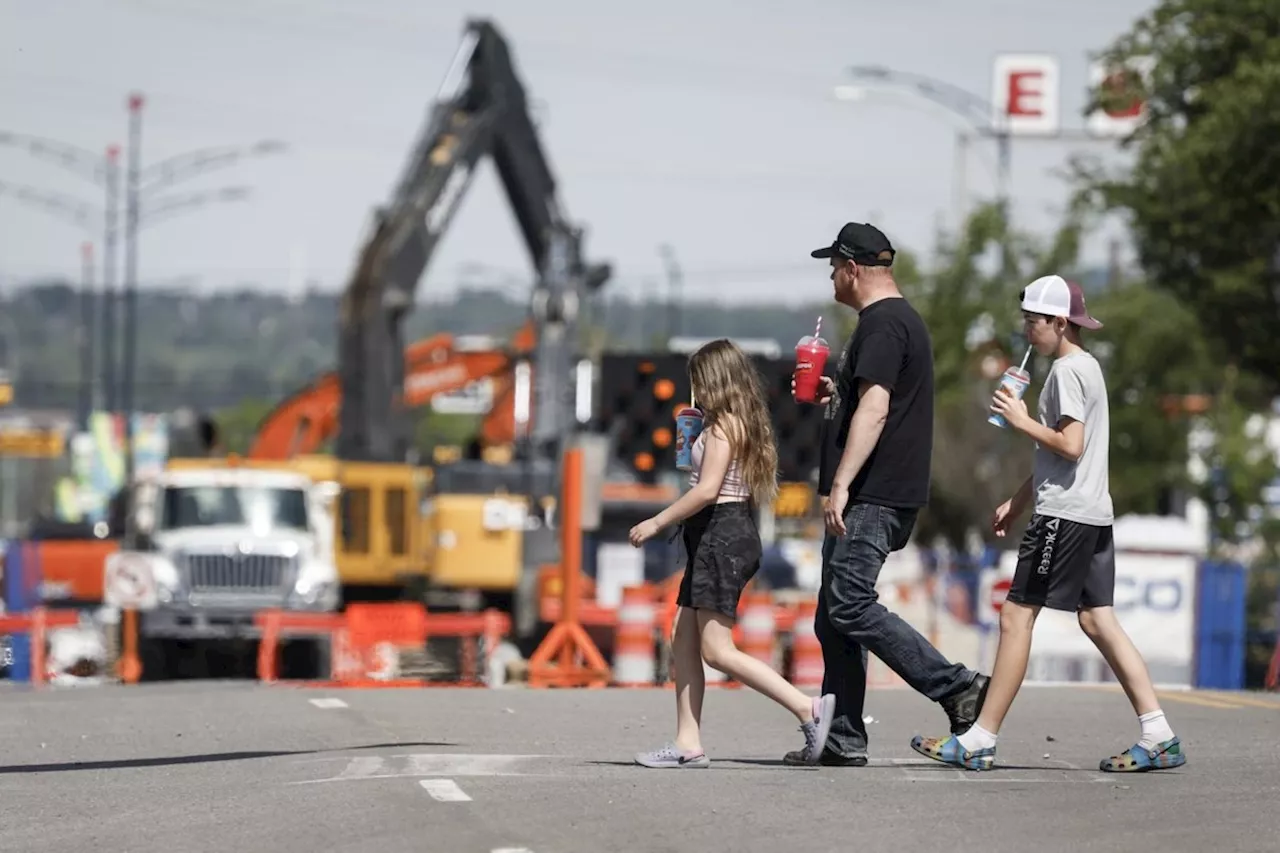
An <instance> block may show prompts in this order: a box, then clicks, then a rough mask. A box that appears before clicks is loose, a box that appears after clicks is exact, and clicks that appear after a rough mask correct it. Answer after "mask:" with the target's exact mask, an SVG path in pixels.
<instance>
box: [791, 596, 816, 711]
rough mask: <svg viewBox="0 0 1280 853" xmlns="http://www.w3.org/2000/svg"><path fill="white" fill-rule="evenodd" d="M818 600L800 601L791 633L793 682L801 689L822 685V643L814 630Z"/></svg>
mask: <svg viewBox="0 0 1280 853" xmlns="http://www.w3.org/2000/svg"><path fill="white" fill-rule="evenodd" d="M817 616H818V600H817V599H816V598H815V599H808V600H806V601H802V602H800V605H799V608H798V610H797V612H796V624H795V628H794V629H793V631H792V635H791V683H792V684H794V685H795V686H796V687H799V688H800V689H801V690H805V689H816V688H820V687H822V674H823V672H824V667H823V663H822V644H821V643H819V642H818V635H817V634H816V633H815V632H814V627H813V625H814V622H815V620H816V619H817Z"/></svg>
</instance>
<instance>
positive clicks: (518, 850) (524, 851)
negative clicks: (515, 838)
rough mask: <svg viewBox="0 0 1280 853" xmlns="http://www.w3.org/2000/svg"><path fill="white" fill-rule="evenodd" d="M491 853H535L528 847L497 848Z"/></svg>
mask: <svg viewBox="0 0 1280 853" xmlns="http://www.w3.org/2000/svg"><path fill="white" fill-rule="evenodd" d="M489 853H533V851H532V850H530V849H529V848H528V847H495V848H493V849H492V850H490V851H489Z"/></svg>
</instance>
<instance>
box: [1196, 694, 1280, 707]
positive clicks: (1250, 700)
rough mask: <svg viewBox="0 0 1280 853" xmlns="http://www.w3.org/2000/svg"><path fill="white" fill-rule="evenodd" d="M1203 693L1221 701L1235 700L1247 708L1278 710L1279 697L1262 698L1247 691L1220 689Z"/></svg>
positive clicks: (1279, 705)
mask: <svg viewBox="0 0 1280 853" xmlns="http://www.w3.org/2000/svg"><path fill="white" fill-rule="evenodd" d="M1204 695H1206V696H1212V697H1214V698H1215V699H1221V700H1222V701H1223V702H1235V703H1238V704H1240V705H1243V706H1247V707H1249V708H1266V709H1267V710H1268V711H1280V697H1277V698H1276V699H1262V698H1260V697H1258V696H1252V695H1250V694H1248V693H1224V692H1221V691H1212V692H1209V691H1206V692H1205V694H1204Z"/></svg>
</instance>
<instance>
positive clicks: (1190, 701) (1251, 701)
mask: <svg viewBox="0 0 1280 853" xmlns="http://www.w3.org/2000/svg"><path fill="white" fill-rule="evenodd" d="M1080 686H1081V687H1084V688H1087V689H1090V690H1106V691H1108V692H1112V693H1119V692H1120V691H1121V687H1120V685H1119V684H1089V683H1081V684H1080ZM1156 696H1157V697H1159V698H1160V699H1162V700H1165V701H1169V702H1182V703H1184V704H1187V705H1199V706H1200V707H1202V708H1219V709H1225V710H1228V711H1239V710H1241V709H1243V708H1263V709H1265V710H1268V711H1280V696H1277V697H1276V699H1274V700H1272V699H1263V698H1261V697H1259V696H1253V695H1250V694H1248V693H1244V692H1241V693H1235V692H1231V691H1224V690H1157V691H1156Z"/></svg>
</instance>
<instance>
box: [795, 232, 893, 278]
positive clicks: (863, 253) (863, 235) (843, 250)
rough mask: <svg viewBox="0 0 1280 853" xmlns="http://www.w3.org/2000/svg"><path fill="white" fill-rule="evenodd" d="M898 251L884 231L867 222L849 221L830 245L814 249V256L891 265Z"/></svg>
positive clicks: (868, 265)
mask: <svg viewBox="0 0 1280 853" xmlns="http://www.w3.org/2000/svg"><path fill="white" fill-rule="evenodd" d="M896 254H897V252H896V251H895V250H894V248H893V244H892V243H890V242H889V238H888V237H886V236H884V232H883V231H881V230H880V229H879V228H877V227H875V226H874V225H871V224H869V223H866V222H847V223H845V226H844V227H843V228H841V229H840V233H839V234H837V235H836V239H835V241H834V242H832V244H831V245H830V246H823V247H822V248H821V249H814V250H813V251H812V252H810V253H809V256H810V257H812V258H837V257H838V258H848V259H849V260H851V261H853V262H854V263H857V264H861V265H862V266H864V267H891V266H893V256H894V255H896Z"/></svg>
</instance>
